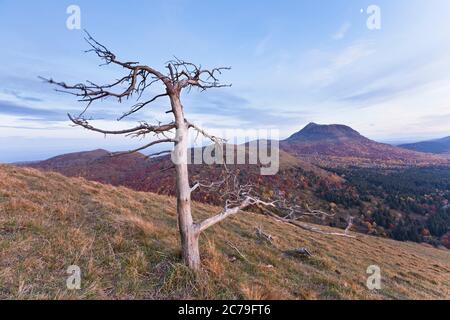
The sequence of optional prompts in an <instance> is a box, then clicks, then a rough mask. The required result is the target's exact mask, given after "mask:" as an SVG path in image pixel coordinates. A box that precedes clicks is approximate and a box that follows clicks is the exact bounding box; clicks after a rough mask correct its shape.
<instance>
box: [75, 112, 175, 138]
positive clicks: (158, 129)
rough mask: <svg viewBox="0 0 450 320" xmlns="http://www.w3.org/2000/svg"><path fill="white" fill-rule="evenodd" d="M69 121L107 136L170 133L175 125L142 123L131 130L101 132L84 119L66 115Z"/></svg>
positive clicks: (101, 130)
mask: <svg viewBox="0 0 450 320" xmlns="http://www.w3.org/2000/svg"><path fill="white" fill-rule="evenodd" d="M68 116H69V119H70V120H71V121H72V122H73V123H74V124H75V125H77V126H80V127H83V128H85V129H87V130H91V131H95V132H99V133H103V134H107V135H109V134H110V135H120V134H135V135H143V134H147V133H151V132H153V133H163V132H166V131H170V130H172V129H175V128H176V126H175V123H169V124H164V125H158V126H151V125H149V124H147V123H145V122H144V123H142V124H141V125H139V126H136V127H134V128H131V129H125V130H103V129H99V128H96V127H94V126H92V125H90V124H89V122H88V121H87V120H86V119H83V118H74V117H72V115H70V114H68Z"/></svg>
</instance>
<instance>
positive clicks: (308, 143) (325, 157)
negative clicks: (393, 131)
mask: <svg viewBox="0 0 450 320" xmlns="http://www.w3.org/2000/svg"><path fill="white" fill-rule="evenodd" d="M280 146H281V148H282V149H283V150H284V151H286V152H288V153H291V154H293V155H296V156H297V157H299V158H301V159H305V160H308V161H310V162H313V163H315V164H319V165H321V166H325V167H336V166H369V167H370V166H383V167H386V166H403V165H431V164H443V163H444V164H445V163H449V159H448V158H447V159H446V158H445V157H439V156H435V155H430V154H425V153H421V152H416V151H411V150H406V149H402V148H399V147H395V146H392V145H388V144H384V143H379V142H376V141H373V140H370V139H368V138H366V137H364V136H362V135H361V134H360V133H358V132H357V131H355V130H353V129H352V128H350V127H348V126H345V125H338V124H333V125H319V124H316V123H310V124H308V125H307V126H306V127H305V128H303V129H302V130H300V131H299V132H297V133H295V134H293V135H292V136H291V137H289V138H288V139H286V140H284V141H281V144H280Z"/></svg>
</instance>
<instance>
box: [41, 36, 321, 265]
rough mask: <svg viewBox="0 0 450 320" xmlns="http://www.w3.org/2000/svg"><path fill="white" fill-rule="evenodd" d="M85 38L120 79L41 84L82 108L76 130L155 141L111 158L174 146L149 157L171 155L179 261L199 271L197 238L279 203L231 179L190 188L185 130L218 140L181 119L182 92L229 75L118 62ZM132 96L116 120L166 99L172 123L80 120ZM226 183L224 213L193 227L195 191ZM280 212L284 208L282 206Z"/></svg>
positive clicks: (177, 65) (178, 63)
mask: <svg viewBox="0 0 450 320" xmlns="http://www.w3.org/2000/svg"><path fill="white" fill-rule="evenodd" d="M86 34H87V36H86V38H85V39H86V41H87V43H88V44H89V46H90V49H89V50H87V51H86V52H92V53H94V54H96V55H97V56H98V57H99V58H100V59H101V60H103V62H104V64H103V65H113V66H117V67H119V68H121V69H122V70H123V71H124V72H125V74H124V75H123V77H121V78H120V79H117V80H115V81H112V82H111V83H109V84H104V85H101V84H96V83H94V82H92V81H87V82H86V83H78V84H74V85H70V84H67V83H65V82H57V81H54V80H53V79H46V78H42V79H43V80H45V81H46V82H48V83H50V84H52V85H56V86H57V91H60V92H64V93H69V94H71V95H73V96H75V97H76V98H77V99H78V101H79V102H83V103H85V104H86V106H85V108H84V110H83V111H82V112H81V113H80V114H79V115H78V116H73V115H70V114H69V115H68V116H69V119H70V120H71V121H72V122H73V123H74V124H75V125H76V126H80V127H82V128H85V129H87V130H90V131H94V132H99V133H102V134H105V135H126V136H132V137H145V136H147V135H149V134H153V135H154V136H155V137H156V138H157V139H156V140H153V141H151V142H148V143H147V144H145V145H143V146H142V147H139V148H136V149H134V150H130V151H126V152H119V153H115V154H113V155H123V154H127V153H134V152H138V151H142V150H144V149H147V148H150V147H152V146H155V145H158V144H163V143H172V144H173V146H174V148H173V150H168V151H163V152H158V153H156V154H153V155H161V154H164V153H170V152H171V153H172V160H173V162H174V167H175V174H176V197H177V216H178V226H179V232H180V236H181V245H182V252H183V259H184V261H185V263H186V264H187V265H188V266H189V267H190V268H191V269H193V270H198V269H199V268H200V252H199V237H200V234H201V233H202V232H203V231H205V230H206V229H208V228H210V227H211V226H213V225H215V224H217V223H219V222H220V221H222V220H224V219H226V218H227V217H229V216H231V215H234V214H236V213H238V212H240V211H242V210H244V209H247V208H249V207H265V208H276V207H277V205H279V204H280V202H279V201H273V202H270V201H263V200H261V199H260V198H259V197H258V196H257V195H256V194H254V193H253V191H252V190H253V188H252V186H251V185H240V184H238V183H237V182H236V179H234V180H233V179H231V180H230V179H224V180H223V181H222V182H220V183H212V184H209V185H205V184H202V183H195V184H194V185H193V186H191V185H190V182H189V174H188V147H189V146H188V131H189V130H190V129H192V130H195V131H196V132H197V133H198V134H201V135H203V136H205V137H207V138H208V139H210V140H211V141H212V142H214V143H216V144H221V143H223V141H222V140H221V139H220V138H218V137H215V136H213V135H210V134H208V133H207V132H206V131H205V130H203V129H202V128H200V127H198V126H197V125H195V124H194V123H192V122H190V121H189V120H188V119H187V118H186V116H185V110H184V108H183V105H182V103H181V93H182V91H183V90H191V89H192V88H198V89H200V90H201V91H205V90H208V89H212V88H222V87H229V86H230V85H228V84H222V83H221V82H220V81H219V78H218V77H219V76H220V75H221V74H222V71H225V70H229V69H230V68H228V67H220V68H214V69H203V68H202V67H201V66H197V65H195V64H193V63H190V62H186V61H183V60H180V59H178V58H174V60H171V61H169V62H167V63H166V65H165V68H166V71H165V72H161V71H158V70H156V69H154V68H152V67H150V66H147V65H143V64H140V63H139V62H132V61H128V62H127V61H122V60H119V59H118V58H117V57H116V55H115V54H114V53H112V52H111V51H110V50H109V49H108V48H106V47H105V46H104V45H102V44H100V43H99V42H97V41H96V40H95V39H94V38H92V37H91V36H90V35H89V34H88V33H87V32H86ZM157 84H160V85H161V87H162V88H163V91H162V92H160V93H159V94H156V95H153V96H151V97H148V98H143V97H144V96H145V95H144V94H145V93H146V92H148V91H147V89H148V88H150V87H154V86H156V85H157ZM133 97H135V98H136V100H135V101H136V103H135V104H134V105H132V106H131V108H130V109H129V111H128V112H126V113H124V114H123V115H122V116H121V117H120V118H119V119H118V120H122V119H124V118H126V117H128V116H130V115H133V114H136V113H138V112H139V111H141V110H143V109H144V108H147V107H150V106H151V105H152V104H153V103H155V102H156V101H159V100H160V99H163V98H166V99H168V100H169V101H170V106H171V108H170V110H169V111H167V113H168V114H172V115H173V121H171V122H169V123H164V124H163V123H158V124H148V123H147V122H145V121H142V122H140V123H139V124H138V125H136V126H135V127H132V128H129V129H124V130H109V129H102V128H97V127H95V126H94V125H92V124H91V123H90V120H88V119H86V117H85V116H84V115H85V113H86V111H87V110H88V108H89V107H90V106H91V105H92V104H93V103H94V102H96V101H102V100H106V99H115V100H116V101H117V102H119V103H122V102H124V101H125V100H130V99H132V98H133ZM150 156H152V155H150ZM225 181H232V183H231V186H232V188H230V189H229V190H231V191H229V192H228V193H227V194H226V195H227V196H228V199H227V200H226V201H225V206H224V208H223V210H222V211H221V212H219V213H218V214H217V215H215V216H213V217H210V218H208V219H206V220H204V221H201V222H195V221H194V220H193V217H192V213H191V193H192V192H194V191H195V190H196V189H198V188H204V187H208V186H216V185H217V184H219V185H221V184H222V183H225ZM284 209H288V208H287V207H286V208H284ZM288 211H289V213H290V215H291V216H292V215H293V214H294V213H297V214H299V213H300V211H299V210H298V208H295V207H292V208H289V209H288ZM308 213H309V214H311V215H318V214H322V212H319V211H312V210H309V211H308ZM283 220H284V221H288V219H287V218H283Z"/></svg>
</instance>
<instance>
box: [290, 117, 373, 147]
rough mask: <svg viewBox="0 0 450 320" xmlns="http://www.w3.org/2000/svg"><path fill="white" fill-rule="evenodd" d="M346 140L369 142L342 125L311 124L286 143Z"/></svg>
mask: <svg viewBox="0 0 450 320" xmlns="http://www.w3.org/2000/svg"><path fill="white" fill-rule="evenodd" d="M345 139H357V140H368V139H367V138H364V137H363V136H362V135H361V134H360V133H359V132H357V131H356V130H353V129H352V128H350V127H349V126H345V125H342V124H330V125H319V124H316V123H314V122H311V123H309V124H308V125H307V126H306V127H304V128H303V129H302V130H300V131H299V132H297V133H294V134H293V135H292V136H290V137H289V138H288V139H287V140H286V141H291V142H297V141H306V140H307V141H320V140H345Z"/></svg>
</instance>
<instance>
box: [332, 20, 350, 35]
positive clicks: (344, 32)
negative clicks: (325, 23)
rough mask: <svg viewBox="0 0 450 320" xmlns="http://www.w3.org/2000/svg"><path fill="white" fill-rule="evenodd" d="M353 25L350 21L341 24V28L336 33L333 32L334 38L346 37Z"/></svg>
mask: <svg viewBox="0 0 450 320" xmlns="http://www.w3.org/2000/svg"><path fill="white" fill-rule="evenodd" d="M351 27H352V24H351V23H350V22H348V21H347V22H345V23H344V24H342V25H341V26H340V28H339V30H338V31H337V32H336V33H335V34H333V36H332V38H333V39H334V40H341V39H344V38H345V36H346V35H347V32H348V31H349V30H350V28H351Z"/></svg>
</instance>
